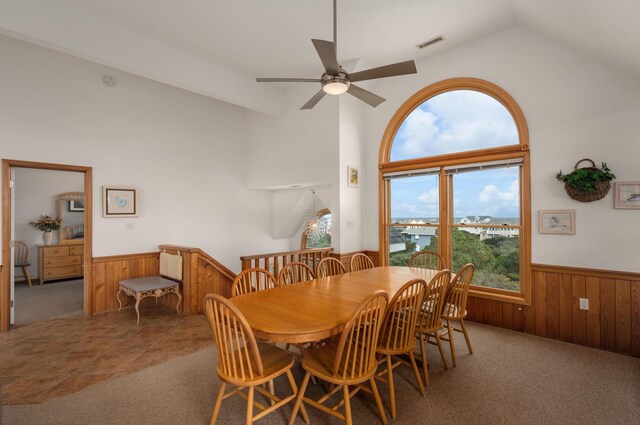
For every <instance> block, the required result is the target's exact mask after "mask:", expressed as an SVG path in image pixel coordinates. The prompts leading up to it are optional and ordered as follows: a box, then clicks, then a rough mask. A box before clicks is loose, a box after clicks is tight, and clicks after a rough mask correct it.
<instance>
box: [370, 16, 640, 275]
mask: <svg viewBox="0 0 640 425" xmlns="http://www.w3.org/2000/svg"><path fill="white" fill-rule="evenodd" d="M417 67H418V72H419V73H418V74H417V75H414V76H406V77H397V78H388V79H384V80H379V82H378V83H377V86H376V87H375V88H374V91H375V92H376V93H378V94H380V95H381V96H384V97H386V98H387V99H388V100H387V102H385V103H383V104H382V105H380V106H379V107H378V108H376V109H372V110H368V113H367V116H366V126H367V128H368V129H369V132H368V141H367V143H366V146H367V148H368V149H367V150H366V152H365V158H366V159H365V163H366V164H365V167H366V176H367V182H368V184H367V186H366V191H367V196H366V205H365V208H364V210H365V211H367V214H366V215H365V219H366V223H365V229H364V234H365V237H366V242H365V246H366V248H368V249H377V248H378V227H377V226H378V214H377V211H378V192H377V190H378V188H377V182H376V181H375V179H376V178H377V172H378V171H377V165H378V154H379V146H380V140H381V139H382V134H383V132H384V130H385V128H386V126H387V124H388V123H389V120H390V119H391V117H392V115H393V114H394V113H395V111H396V110H397V109H398V108H399V107H400V105H401V104H402V103H403V102H404V101H405V100H406V99H408V98H409V97H410V96H411V95H413V94H414V93H415V92H417V91H418V90H420V89H422V88H423V87H426V86H427V85H429V84H431V83H434V82H437V81H440V80H443V79H447V78H453V77H461V76H464V77H476V78H482V79H485V80H488V81H491V82H493V83H495V84H497V85H498V86H500V87H502V88H503V89H505V90H507V91H508V92H509V93H510V94H511V95H512V96H513V97H514V98H515V100H516V102H518V104H519V105H520V106H521V108H522V109H523V111H524V114H525V117H526V119H527V121H528V125H529V133H530V144H531V164H532V172H531V180H532V182H531V189H532V210H533V217H532V219H533V220H532V221H533V241H532V245H533V246H532V251H533V252H532V257H533V262H535V263H543V264H556V265H565V266H576V267H589V268H603V269H613V270H626V271H638V270H639V266H638V248H637V247H638V240H640V226H639V225H638V223H640V212H639V211H634V210H615V209H613V193H612V192H613V191H612V192H611V193H610V194H609V195H608V196H607V197H606V198H605V199H603V200H600V201H597V202H593V203H586V204H585V203H580V202H577V201H573V200H571V199H570V198H569V197H568V196H567V195H566V194H565V193H564V189H563V186H562V184H560V183H559V182H557V181H556V180H555V178H554V176H555V174H556V173H557V172H558V170H560V169H562V170H563V171H564V172H567V171H569V170H570V169H572V167H573V165H574V164H575V162H576V161H578V160H579V159H581V158H585V157H589V158H592V159H593V160H595V161H596V162H597V163H598V164H599V163H600V162H602V161H605V162H607V164H608V165H609V166H610V168H611V169H612V170H613V172H614V173H615V174H616V175H617V177H618V180H619V181H625V180H640V175H639V174H638V162H639V160H640V154H639V153H638V148H637V146H638V140H640V81H638V79H637V78H633V77H631V76H629V75H626V74H624V73H621V72H618V71H616V70H614V69H612V68H610V67H608V66H606V65H604V64H602V63H600V62H598V61H596V60H594V59H592V58H589V57H586V56H584V55H582V54H579V53H577V52H576V51H574V50H572V49H570V48H567V47H565V46H563V45H560V44H558V43H556V42H553V41H551V40H549V39H546V38H544V37H541V36H539V35H538V34H536V33H533V32H530V31H528V30H526V29H524V28H521V27H516V28H513V29H510V30H506V31H504V32H500V33H497V34H494V35H492V36H490V37H487V38H485V39H482V40H479V41H477V42H475V43H471V44H468V45H465V46H463V47H460V48H457V49H455V50H452V51H450V52H448V53H444V54H441V55H437V56H432V57H430V58H428V59H425V60H424V61H421V62H419V63H418V64H417ZM541 209H575V210H576V222H577V231H576V235H575V236H557V235H539V234H538V233H537V225H538V223H537V211H538V210H541Z"/></svg>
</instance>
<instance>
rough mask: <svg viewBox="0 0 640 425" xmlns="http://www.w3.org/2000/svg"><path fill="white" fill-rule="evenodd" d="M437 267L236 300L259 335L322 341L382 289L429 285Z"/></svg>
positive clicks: (383, 271)
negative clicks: (408, 284) (414, 283)
mask: <svg viewBox="0 0 640 425" xmlns="http://www.w3.org/2000/svg"><path fill="white" fill-rule="evenodd" d="M437 273H438V270H429V269H420V268H411V267H399V266H383V267H374V268H372V269H366V270H360V271H356V272H350V273H344V274H341V275H335V276H328V277H324V278H319V279H314V280H310V281H307V282H301V283H296V284H292V285H286V286H278V287H276V288H273V289H268V290H265V291H259V292H253V293H249V294H244V295H240V296H237V297H233V298H231V302H232V303H233V304H234V305H235V306H236V307H238V309H239V310H240V311H241V312H242V314H243V315H244V316H245V317H246V319H247V321H248V322H249V325H250V326H251V329H253V331H254V333H255V334H256V336H259V337H261V338H264V339H267V340H269V341H273V342H285V343H292V344H295V343H304V342H312V341H319V340H321V339H324V338H328V337H330V336H332V335H336V334H339V333H340V332H342V329H343V328H344V325H345V323H346V322H347V321H348V320H349V318H350V317H351V314H353V312H354V311H355V309H356V307H357V306H358V305H359V304H360V303H361V302H362V301H363V300H364V299H365V298H366V297H367V296H369V295H371V294H372V293H373V292H375V291H377V290H379V289H382V290H383V291H385V292H386V293H387V294H388V295H389V298H391V297H392V296H393V295H394V294H395V293H396V291H398V289H400V288H401V287H402V285H404V284H405V283H406V282H408V281H410V280H412V279H415V278H422V279H424V280H426V281H427V283H428V282H429V281H430V280H431V278H433V276H435V275H436V274H437Z"/></svg>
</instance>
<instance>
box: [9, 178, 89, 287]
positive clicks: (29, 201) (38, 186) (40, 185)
mask: <svg viewBox="0 0 640 425" xmlns="http://www.w3.org/2000/svg"><path fill="white" fill-rule="evenodd" d="M14 181H15V186H14V191H15V240H17V241H22V242H24V243H25V244H26V245H27V248H28V249H29V260H30V261H31V266H30V267H29V273H30V274H31V278H32V279H35V278H37V277H39V276H38V249H37V247H36V244H42V232H41V231H40V230H38V229H36V228H34V227H33V226H31V225H30V224H29V223H30V222H31V221H35V220H37V219H38V217H40V216H41V215H43V214H46V215H50V216H52V217H58V194H59V193H64V192H82V191H83V190H84V174H82V173H74V172H70V171H52V170H38V169H29V168H17V169H16V173H15V179H14ZM82 215H83V213H82V212H66V213H64V223H63V225H67V224H77V223H82ZM53 240H54V242H56V241H57V240H58V232H57V231H54V232H53ZM21 273H22V271H19V272H18V274H19V275H21Z"/></svg>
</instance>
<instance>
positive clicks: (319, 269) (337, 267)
mask: <svg viewBox="0 0 640 425" xmlns="http://www.w3.org/2000/svg"><path fill="white" fill-rule="evenodd" d="M346 272H347V269H345V268H344V264H342V261H340V260H338V259H337V258H333V257H325V258H323V259H322V260H320V262H319V263H318V265H317V266H316V277H318V278H320V277H327V276H334V275H337V274H343V273H346Z"/></svg>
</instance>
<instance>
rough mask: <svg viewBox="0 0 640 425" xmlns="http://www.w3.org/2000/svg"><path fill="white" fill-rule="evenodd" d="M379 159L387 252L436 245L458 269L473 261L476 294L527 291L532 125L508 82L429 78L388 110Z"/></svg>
mask: <svg viewBox="0 0 640 425" xmlns="http://www.w3.org/2000/svg"><path fill="white" fill-rule="evenodd" d="M379 162H380V188H381V191H380V193H381V195H382V196H381V199H380V220H381V224H382V226H383V228H384V229H385V230H384V232H383V234H382V235H380V254H381V256H380V258H381V260H382V261H383V262H384V261H386V262H387V264H391V265H406V264H407V263H408V260H409V258H410V257H411V255H413V254H414V253H415V252H417V251H422V250H430V251H435V252H438V253H439V254H440V255H442V256H443V257H444V258H445V260H446V262H447V265H448V268H450V269H451V270H452V272H454V273H455V272H456V271H457V270H459V269H460V268H461V267H462V266H463V265H464V264H466V263H468V262H471V263H474V264H475V265H476V274H475V277H474V281H473V284H474V286H473V288H472V291H473V292H474V293H475V295H480V296H484V297H489V298H495V299H502V300H509V301H516V302H528V301H529V300H530V295H531V294H530V285H528V282H529V281H530V279H529V277H528V276H527V274H528V273H529V270H530V267H529V264H530V228H531V217H530V216H531V213H530V194H529V192H530V189H529V141H528V130H527V125H526V121H525V119H524V115H523V113H522V111H521V110H520V107H519V106H518V104H517V103H516V102H515V100H514V99H513V98H512V97H511V96H510V95H509V94H508V93H507V92H505V91H504V90H502V89H501V88H500V87H498V86H496V85H494V84H492V83H490V82H488V81H484V80H479V79H474V78H454V79H450V80H445V81H441V82H439V83H436V84H433V85H430V86H428V87H426V88H425V89H423V90H421V91H420V92H418V93H416V94H415V95H413V96H412V97H411V98H410V99H408V100H407V101H406V102H405V103H404V104H403V105H402V106H401V107H400V109H399V110H398V111H397V112H396V114H395V115H394V117H393V118H392V119H391V121H390V123H389V125H388V126H387V129H386V131H385V134H384V136H383V140H382V144H381V147H380V160H379Z"/></svg>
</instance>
